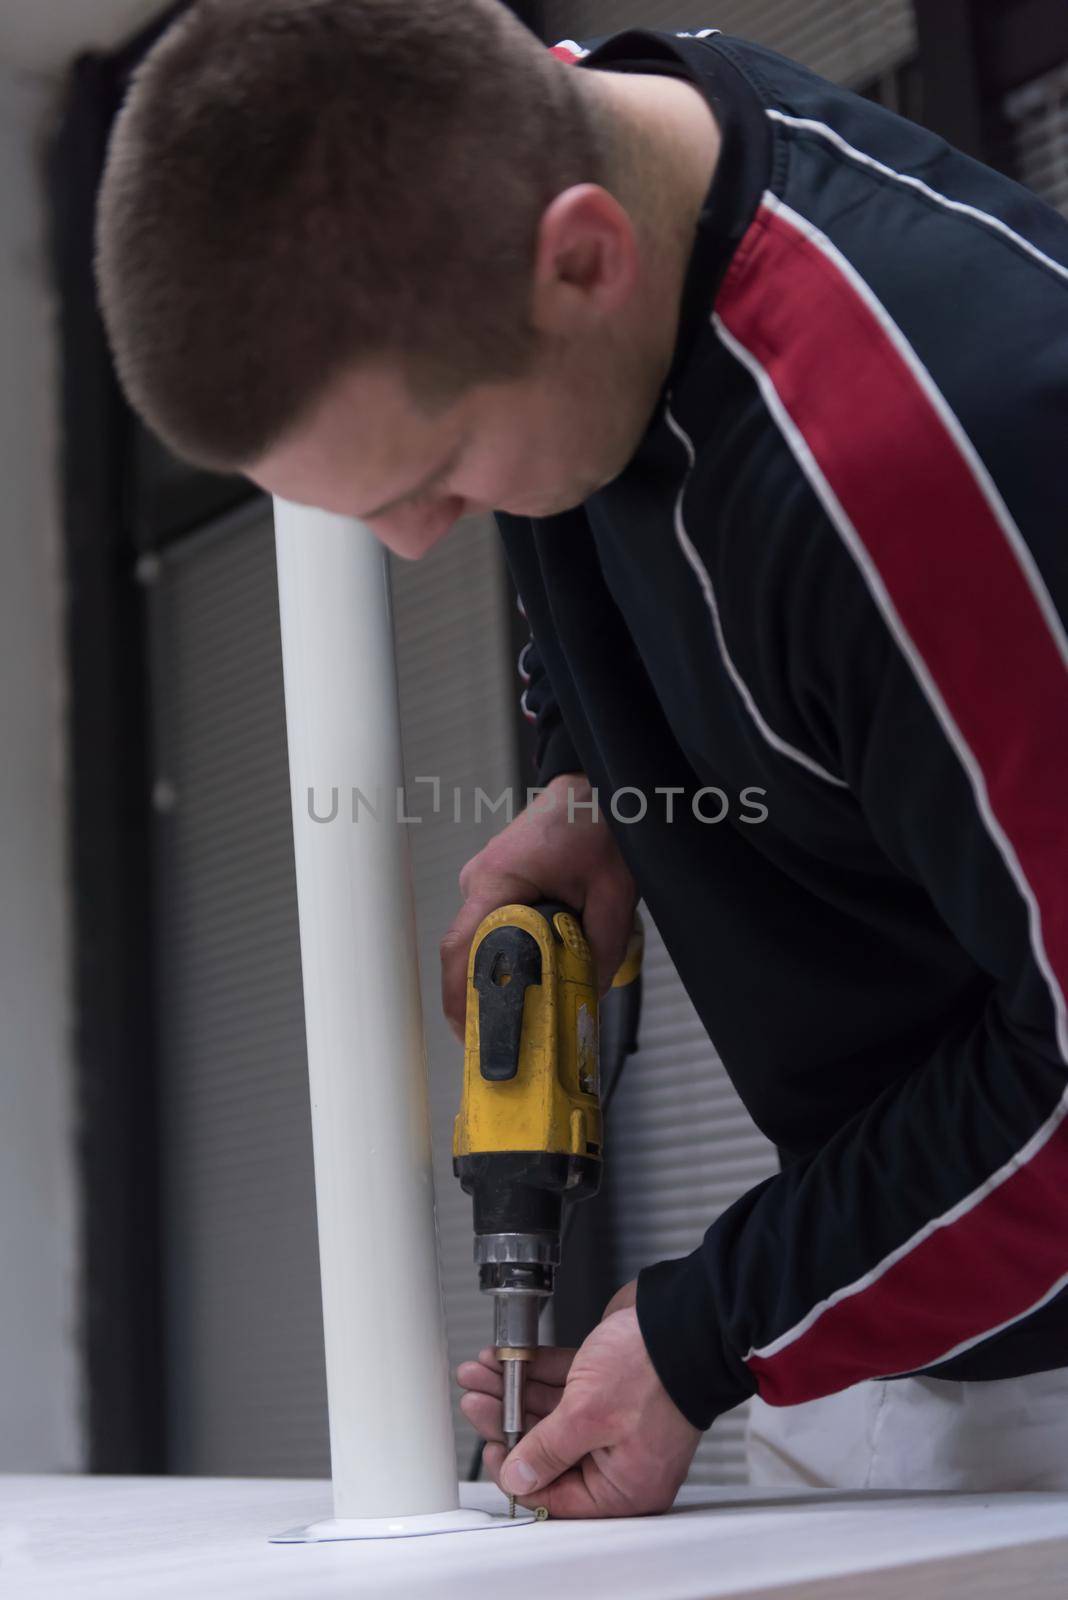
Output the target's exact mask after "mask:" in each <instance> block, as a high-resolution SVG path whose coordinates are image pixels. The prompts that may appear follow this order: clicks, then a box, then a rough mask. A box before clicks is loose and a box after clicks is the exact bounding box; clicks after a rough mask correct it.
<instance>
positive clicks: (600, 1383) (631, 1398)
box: [457, 1283, 701, 1517]
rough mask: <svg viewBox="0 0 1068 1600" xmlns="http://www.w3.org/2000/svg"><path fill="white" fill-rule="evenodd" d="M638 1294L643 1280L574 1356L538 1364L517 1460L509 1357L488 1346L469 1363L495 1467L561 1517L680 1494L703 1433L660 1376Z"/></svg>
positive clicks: (613, 1305) (549, 1356)
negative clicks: (507, 1391) (506, 1395)
mask: <svg viewBox="0 0 1068 1600" xmlns="http://www.w3.org/2000/svg"><path fill="white" fill-rule="evenodd" d="M636 1292H637V1285H636V1283H629V1284H627V1285H626V1286H625V1288H623V1289H621V1290H620V1291H619V1293H618V1294H617V1295H616V1296H615V1297H614V1298H613V1299H612V1300H611V1301H610V1302H609V1305H608V1307H607V1308H606V1310H605V1313H604V1317H603V1318H602V1320H601V1321H600V1322H599V1323H598V1325H597V1327H596V1328H594V1330H593V1332H592V1333H591V1334H590V1336H589V1338H588V1339H587V1340H586V1342H585V1343H584V1344H583V1345H582V1346H581V1347H580V1348H579V1349H578V1350H577V1351H575V1352H574V1354H573V1355H572V1352H570V1351H563V1350H543V1351H542V1352H541V1353H540V1354H539V1356H538V1358H537V1359H536V1361H535V1362H532V1363H531V1366H532V1369H533V1370H532V1371H531V1372H530V1374H529V1379H528V1413H533V1415H532V1416H528V1426H529V1425H530V1423H531V1422H533V1424H534V1425H533V1426H532V1427H531V1429H530V1432H529V1433H527V1434H526V1435H525V1436H524V1437H523V1438H522V1439H521V1440H520V1442H519V1443H518V1444H517V1445H516V1447H515V1449H514V1450H513V1451H512V1453H511V1455H509V1456H507V1459H506V1450H505V1446H504V1444H503V1442H500V1441H501V1440H502V1434H501V1397H502V1393H503V1378H502V1375H501V1366H500V1363H499V1362H498V1361H496V1360H495V1359H494V1357H493V1352H492V1351H489V1350H484V1351H483V1352H482V1355H481V1356H480V1358H479V1360H478V1361H469V1362H465V1363H464V1365H463V1366H461V1367H460V1369H459V1372H458V1373H457V1376H458V1378H459V1380H460V1383H461V1385H462V1386H463V1387H464V1388H465V1389H466V1390H467V1391H468V1393H467V1394H466V1395H465V1396H464V1398H463V1400H462V1402H461V1406H462V1409H463V1412H464V1415H465V1416H466V1417H467V1419H468V1421H470V1422H471V1423H472V1424H473V1425H474V1426H475V1427H476V1428H477V1429H478V1431H479V1433H481V1434H482V1436H483V1438H484V1439H485V1440H486V1441H487V1444H486V1451H485V1458H484V1459H485V1464H486V1468H487V1470H488V1471H489V1472H490V1473H491V1474H492V1475H493V1477H494V1478H495V1479H496V1480H497V1482H498V1483H499V1484H500V1486H501V1488H502V1489H504V1490H505V1491H506V1492H508V1493H513V1494H515V1496H516V1499H517V1500H518V1501H519V1502H520V1503H521V1504H522V1505H525V1506H528V1507H531V1508H532V1507H534V1506H546V1507H547V1508H548V1510H549V1513H550V1515H552V1516H554V1517H637V1516H643V1515H646V1514H648V1513H650V1512H656V1511H666V1510H667V1509H668V1508H669V1507H670V1506H671V1504H672V1502H673V1501H674V1499H675V1496H676V1494H677V1493H678V1490H679V1487H680V1485H681V1484H682V1482H683V1481H684V1479H685V1477H686V1474H687V1472H688V1471H689V1467H690V1462H691V1461H692V1460H693V1456H694V1452H695V1450H696V1449H697V1446H698V1443H699V1441H700V1438H701V1433H700V1430H699V1429H697V1428H695V1427H694V1426H693V1425H692V1423H690V1422H688V1421H687V1420H686V1418H685V1417H684V1416H683V1414H682V1412H681V1411H680V1410H679V1409H678V1407H677V1406H676V1405H675V1402H674V1401H673V1400H672V1399H671V1397H670V1395H669V1394H668V1392H667V1390H666V1389H665V1388H664V1386H663V1384H662V1383H661V1382H660V1379H659V1378H658V1377H657V1375H656V1370H655V1368H654V1367H653V1363H652V1361H651V1360H650V1359H649V1354H648V1351H647V1350H646V1348H645V1341H644V1340H643V1338H642V1335H641V1330H640V1328H639V1327H638V1313H637V1311H636V1310H635V1309H634V1301H635V1295H636ZM535 1419H539V1420H535Z"/></svg>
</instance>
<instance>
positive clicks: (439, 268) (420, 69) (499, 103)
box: [97, 0, 606, 468]
mask: <svg viewBox="0 0 1068 1600" xmlns="http://www.w3.org/2000/svg"><path fill="white" fill-rule="evenodd" d="M575 74H576V69H575V68H573V67H571V66H566V65H564V64H563V63H562V62H560V61H558V60H556V58H555V57H553V56H552V55H551V54H550V52H549V51H548V50H547V49H546V48H545V46H544V45H543V44H541V43H540V42H539V41H538V40H537V39H536V38H535V37H534V35H533V34H531V33H529V32H528V31H527V30H526V28H524V27H523V26H522V24H521V23H520V22H519V21H518V20H517V19H516V18H515V17H514V16H513V15H512V14H511V13H510V12H509V11H507V10H506V8H505V7H504V5H502V4H500V3H499V0H198V3H197V4H195V5H194V6H193V7H192V9H191V10H190V11H189V12H188V14H187V15H185V16H184V17H182V18H181V20H180V21H179V22H177V23H176V24H175V25H174V26H173V27H172V28H171V29H170V30H169V31H168V32H167V33H166V34H165V35H164V37H163V39H162V40H161V41H160V42H159V44H158V45H157V46H156V48H155V49H154V50H153V51H152V52H151V54H150V55H149V56H148V58H147V60H146V61H145V62H144V64H143V65H142V67H141V68H140V70H139V72H138V73H137V75H136V77H135V79H134V82H133V85H132V87H131V90H130V94H129V96H128V98H127V101H126V104H125V106H124V108H123V110H122V112H121V114H120V116H119V119H118V123H117V125H116V128H115V132H114V135H113V137H112V142H111V148H110V151H109V155H108V162H107V168H106V172H105V176H104V182H103V186H102V190H101V196H100V203H99V209H98V239H97V246H98V248H97V272H98V283H99V288H100V298H101V305H102V308H103V312H104V317H105V321H106V324H107V328H108V333H109V336H110V339H111V342H112V348H113V351H114V354H115V358H116V365H117V368H118V372H119V376H120V379H121V381H122V384H123V386H124V388H125V390H126V393H127V394H128V396H129V398H130V400H131V402H132V404H133V405H134V406H135V407H136V409H137V410H138V411H139V412H140V413H141V414H142V415H143V416H144V417H145V419H146V420H147V421H148V422H149V424H150V425H151V426H152V427H153V428H154V429H155V430H156V432H157V433H159V434H160V436H161V437H162V438H163V439H165V440H166V441H167V443H168V444H169V445H170V446H171V447H172V448H173V449H175V450H177V451H178V452H179V454H182V455H185V456H187V457H189V458H190V459H192V460H195V461H198V462H201V463H203V464H204V465H207V466H214V467H225V468H233V467H235V466H243V465H248V464H251V463H252V462H254V461H255V460H256V459H257V458H258V457H259V456H261V455H262V454H263V453H264V452H265V451H266V450H267V449H268V448H269V447H270V446H271V445H273V444H274V443H276V442H277V441H278V439H279V438H280V437H281V436H282V435H283V434H284V433H285V432H286V431H288V430H289V429H290V428H291V427H292V426H293V425H295V424H296V423H297V422H298V421H299V420H300V418H301V416H302V415H303V414H304V413H306V412H307V411H308V410H309V409H310V407H311V406H313V405H314V404H315V403H316V401H317V400H319V399H320V398H321V396H322V394H323V393H324V392H325V390H326V389H327V387H328V386H329V385H330V383H331V382H332V381H334V380H335V379H336V378H338V377H339V376H340V375H341V374H342V373H343V372H344V371H346V370H348V369H350V368H352V367H355V366H356V365H358V364H359V363H361V362H366V361H369V360H373V359H377V358H389V359H396V360H398V361H399V363H400V366H401V370H402V371H403V372H404V373H405V375H406V376H407V378H408V381H409V384H410V386H411V388H412V393H413V395H414V396H415V397H416V398H417V400H419V401H420V402H421V403H423V405H424V406H425V408H426V409H428V410H433V409H435V408H436V407H438V406H440V405H444V404H446V403H448V402H449V401H450V400H451V399H453V398H455V397H456V396H457V395H459V394H461V393H462V392H463V391H464V390H465V389H466V388H467V387H469V386H470V385H471V384H472V383H476V382H480V381H490V380H492V379H506V378H508V377H514V376H519V375H521V374H522V372H524V371H525V370H527V369H528V367H529V364H530V361H531V358H532V355H533V350H534V341H533V334H532V331H531V328H530V324H529V316H528V301H529V290H530V282H531V269H532V265H533V251H534V245H535V241H536V236H537V227H538V222H539V220H540V217H541V215H542V213H543V211H544V209H545V207H546V206H547V205H548V204H549V202H550V201H551V200H552V199H553V198H554V197H555V196H556V195H557V194H559V193H560V192H561V191H562V190H563V189H565V188H568V187H569V186H570V185H571V184H574V183H579V182H587V181H590V182H599V181H603V177H604V170H605V161H606V154H605V150H604V148H603V141H602V133H601V131H600V130H599V129H598V127H597V126H596V119H595V118H594V117H593V116H592V115H591V110H590V105H589V97H588V96H587V95H585V94H583V93H582V92H581V90H580V88H579V86H578V85H577V84H576V83H575V82H574V76H575Z"/></svg>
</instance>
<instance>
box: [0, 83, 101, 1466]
mask: <svg viewBox="0 0 1068 1600" xmlns="http://www.w3.org/2000/svg"><path fill="white" fill-rule="evenodd" d="M54 102H55V89H54V86H53V85H52V84H50V83H48V82H45V81H44V80H38V79H35V78H30V77H26V76H23V75H22V74H20V72H19V71H18V70H17V69H15V68H12V67H10V66H8V65H6V64H2V63H0V195H2V196H3V204H2V206H0V1470H12V1469H17V1470H21V1471H29V1470H56V1469H63V1468H72V1467H77V1466H79V1465H80V1464H81V1461H82V1452H83V1437H82V1421H81V1414H82V1406H81V1395H80V1363H79V1358H78V1292H77V1264H76V1243H77V1230H76V1204H75V1179H74V1160H73V1105H72V1083H71V1047H70V1002H69V994H68V972H67V954H68V953H67V948H66V928H67V915H68V912H67V888H66V882H65V839H64V832H65V815H64V804H65V802H64V770H63V769H64V750H63V716H64V710H63V704H62V693H63V673H62V665H61V664H62V641H61V628H62V619H61V604H62V598H61V580H60V549H59V533H58V514H57V488H56V475H57V439H56V432H57V429H56V416H55V407H56V393H55V363H56V355H55V340H54V330H53V307H52V304H51V300H50V296H49V292H48V289H47V270H46V260H45V250H46V245H45V237H44V234H45V221H46V219H45V211H44V197H43V192H42V185H41V179H40V159H41V154H42V147H43V139H44V135H45V133H46V131H47V129H48V127H49V125H50V122H51V118H52V115H53V109H54Z"/></svg>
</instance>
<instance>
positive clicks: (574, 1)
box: [547, 0, 915, 85]
mask: <svg viewBox="0 0 1068 1600" xmlns="http://www.w3.org/2000/svg"><path fill="white" fill-rule="evenodd" d="M547 12H548V28H549V32H550V34H551V35H552V38H553V39H554V40H555V39H563V38H572V39H582V38H589V37H593V36H600V35H601V34H607V33H620V32H622V30H623V29H624V28H680V29H687V30H689V31H690V32H697V31H698V30H699V29H700V28H719V29H720V31H721V32H722V33H734V34H739V35H740V36H741V37H742V38H743V39H753V40H754V41H755V42H756V43H758V44H764V45H768V46H769V47H770V48H771V49H773V50H778V51H780V52H781V54H783V55H785V56H791V57H792V58H793V59H794V60H795V61H801V62H803V63H804V65H805V66H807V67H811V68H812V69H813V71H814V72H819V73H821V74H822V75H823V76H824V77H825V78H833V79H834V80H835V81H836V82H838V83H848V84H851V85H854V84H860V83H863V82H865V80H867V79H869V78H874V77H876V76H877V75H878V74H880V73H882V72H885V71H887V70H888V69H889V68H891V67H894V66H897V65H898V64H899V63H900V62H902V61H904V60H906V59H907V58H908V57H909V56H910V55H912V54H913V52H914V50H915V22H914V18H913V10H912V0H833V3H830V0H717V3H709V4H706V5H704V6H703V7H700V6H699V7H696V8H695V7H694V6H693V5H680V4H678V3H677V0H612V3H611V4H608V3H607V0H556V3H550V4H549V5H548V7H547Z"/></svg>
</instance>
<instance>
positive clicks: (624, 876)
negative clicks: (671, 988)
mask: <svg viewBox="0 0 1068 1600" xmlns="http://www.w3.org/2000/svg"><path fill="white" fill-rule="evenodd" d="M569 791H570V793H571V795H572V796H573V798H572V801H571V806H572V810H573V814H574V821H569V820H568V794H569ZM591 794H592V791H591V788H590V783H589V779H588V778H586V777H585V776H584V774H582V773H565V774H562V775H561V776H560V777H558V778H554V779H553V780H552V782H551V783H550V784H548V785H547V787H546V792H545V793H544V794H543V795H541V796H539V798H538V799H537V800H536V801H535V802H534V803H533V805H531V806H528V807H527V809H526V810H525V811H522V812H520V814H519V816H518V817H516V819H515V821H514V822H510V823H509V824H508V826H507V828H504V829H503V830H502V831H501V832H500V833H499V834H497V836H496V838H494V839H491V840H490V842H489V844H488V845H487V846H486V847H485V849H484V850H480V851H479V853H478V855H477V856H472V858H471V860H470V861H469V862H468V863H467V865H466V866H465V867H464V869H463V871H462V872H461V874H460V893H461V894H462V895H463V897H464V904H463V908H462V910H461V911H460V914H459V916H458V917H457V918H456V920H455V921H454V923H453V924H452V927H451V928H450V929H449V931H448V933H446V935H445V937H444V938H443V939H442V941H441V994H442V1004H443V1006H444V1010H445V1015H446V1017H447V1018H448V1020H449V1026H450V1027H451V1028H452V1031H453V1033H455V1035H456V1037H457V1038H458V1039H460V1040H461V1041H462V1040H463V1037H464V1021H465V1011H466V1005H467V960H468V955H469V953H470V950H471V941H472V939H473V938H474V936H475V932H476V930H477V929H478V926H479V923H480V922H481V921H482V919H483V917H487V916H488V915H489V913H490V912H491V911H496V910H497V908H498V906H507V905H515V904H520V905H534V904H535V903H536V902H537V901H539V900H562V901H563V902H564V904H565V905H569V906H572V907H574V909H575V910H576V911H578V912H579V913H580V915H581V917H582V925H583V928H584V929H585V932H586V937H587V939H588V940H589V941H590V948H591V950H592V951H593V959H594V962H595V963H596V967H597V981H598V988H599V991H600V994H601V995H602V996H603V995H604V994H605V993H606V992H607V991H608V989H609V987H610V985H611V982H612V979H613V977H614V976H615V974H616V972H617V971H618V969H619V967H620V965H621V963H622V961H623V957H624V955H625V954H626V950H627V941H628V939H629V938H630V934H631V929H632V928H633V926H634V908H635V906H636V905H637V903H638V891H637V888H636V886H635V883H634V879H633V878H632V877H631V875H630V871H629V870H628V868H627V866H626V864H625V862H624V860H623V857H622V855H621V854H620V851H619V846H618V845H617V844H616V842H615V840H614V839H613V837H612V834H611V831H610V830H609V827H608V824H607V823H606V822H605V821H604V819H603V818H602V817H598V819H597V820H596V821H594V819H593V815H592V813H591V812H590V811H589V810H588V809H586V810H580V809H575V807H576V806H579V805H581V803H582V802H583V801H587V802H588V801H589V799H590V797H591Z"/></svg>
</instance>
